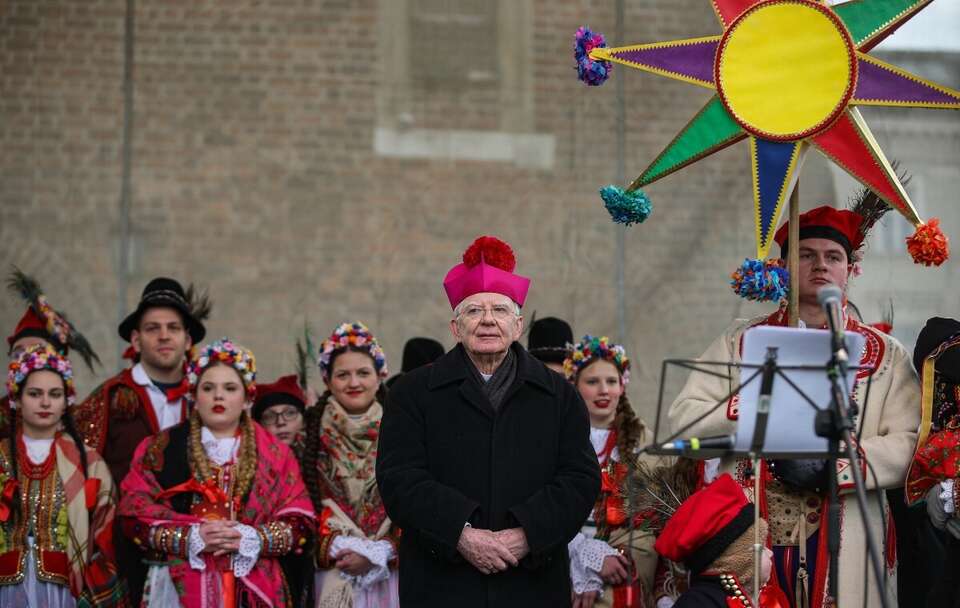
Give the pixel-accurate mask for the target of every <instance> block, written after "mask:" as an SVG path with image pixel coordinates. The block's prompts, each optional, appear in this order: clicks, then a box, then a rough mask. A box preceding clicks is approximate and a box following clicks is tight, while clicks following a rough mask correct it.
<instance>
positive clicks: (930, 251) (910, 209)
mask: <svg viewBox="0 0 960 608" xmlns="http://www.w3.org/2000/svg"><path fill="white" fill-rule="evenodd" d="M932 1H933V0H851V1H849V2H845V3H842V4H836V5H834V6H829V5H827V4H826V3H825V2H823V1H821V0H711V4H712V5H713V9H714V11H715V12H716V15H717V17H718V19H719V20H720V24H721V25H722V26H723V34H721V35H719V36H705V37H700V38H689V39H684V40H672V41H668V42H657V43H653V44H639V45H633V46H625V47H618V48H607V47H606V45H605V42H604V40H603V36H602V35H599V34H595V33H593V32H590V31H589V30H587V29H585V28H581V29H580V30H579V31H578V32H577V43H576V46H575V49H576V54H577V61H578V69H579V72H580V77H581V80H583V81H584V82H586V83H587V84H591V85H598V84H601V83H602V82H603V81H604V80H606V78H607V76H608V75H609V71H610V69H611V68H612V65H611V62H613V63H619V64H623V65H627V66H630V67H633V68H637V69H640V70H644V71H647V72H652V73H654V74H659V75H661V76H666V77H668V78H673V79H676V80H681V81H683V82H687V83H690V84H694V85H697V86H700V87H703V88H706V89H709V90H711V91H713V92H714V94H713V95H712V96H711V98H710V100H709V101H708V102H707V103H706V105H705V106H703V109H701V110H700V111H699V112H698V113H697V114H696V116H694V117H693V119H692V120H691V121H690V122H689V123H688V124H687V125H686V126H685V127H684V128H683V130H681V131H680V133H679V134H678V135H677V136H676V138H675V139H674V140H673V141H672V142H670V144H669V145H667V147H666V148H665V149H664V150H663V152H661V153H660V155H659V156H658V157H657V158H656V159H655V160H654V161H653V162H652V163H651V164H650V166H649V167H647V169H646V170H644V171H643V173H641V174H640V176H639V177H637V179H636V180H634V181H633V183H631V184H630V186H629V187H627V188H626V189H625V190H623V189H620V188H617V187H614V186H608V187H606V188H604V189H603V190H602V191H601V194H602V196H603V198H604V201H605V202H606V204H607V208H608V210H610V211H611V215H613V216H614V219H615V220H616V221H619V222H621V223H626V224H628V225H629V224H630V223H634V222H641V221H643V220H644V219H646V216H647V215H648V214H649V212H650V205H649V201H648V200H647V199H646V196H645V195H644V194H643V193H642V191H641V190H640V188H641V187H642V186H645V185H647V184H651V183H653V182H655V181H657V180H659V179H661V178H663V177H666V176H667V175H669V174H671V173H673V172H674V171H678V170H680V169H682V168H683V167H686V166H687V165H690V164H692V163H694V162H696V161H698V160H700V159H702V158H705V157H707V156H709V155H711V154H713V153H714V152H716V151H718V150H721V149H723V148H725V147H727V146H730V145H732V144H734V143H737V142H739V141H741V140H744V139H746V140H747V142H748V144H749V146H750V158H751V165H752V174H753V195H754V209H755V221H756V236H757V256H758V258H760V259H761V260H762V259H763V258H765V257H766V256H767V255H768V253H769V251H770V246H771V244H772V243H773V235H774V232H775V229H776V227H777V223H778V220H779V218H780V215H781V212H782V210H783V207H784V202H785V201H786V200H787V199H788V198H789V196H790V193H791V192H792V190H793V188H794V187H795V186H796V183H797V179H798V176H799V167H800V165H801V164H802V159H803V156H804V155H805V153H806V152H807V150H808V148H809V147H811V146H812V147H814V148H816V149H817V150H819V151H820V152H821V153H822V154H824V155H825V156H826V157H827V158H829V159H830V160H831V161H833V162H834V163H836V164H837V165H839V166H840V167H842V168H843V169H844V170H845V171H847V172H848V173H849V174H850V175H851V176H853V177H854V178H855V179H856V180H857V181H859V182H860V183H861V184H863V185H864V186H865V187H867V188H869V189H870V190H872V191H874V192H875V193H876V194H877V195H878V196H879V197H880V198H881V199H882V200H883V201H885V202H886V203H887V204H889V205H890V206H891V207H892V208H894V209H897V210H898V211H900V213H902V214H903V215H904V216H905V217H906V218H907V220H909V221H910V222H911V223H912V224H913V225H914V226H915V227H916V228H917V231H916V233H915V234H914V236H912V237H910V238H909V239H908V249H909V250H910V253H911V255H912V256H913V258H914V260H915V261H916V262H918V263H922V264H926V265H931V264H934V265H939V264H941V263H942V262H943V261H944V260H945V259H946V257H947V241H946V237H945V236H944V235H943V233H942V232H941V231H940V228H939V226H938V220H937V219H936V218H932V219H931V220H930V221H929V222H926V223H924V222H923V220H921V219H920V216H919V214H918V213H917V210H916V208H915V207H914V205H913V203H912V202H911V201H910V197H909V195H908V194H907V192H906V190H905V189H904V187H903V184H902V183H901V181H900V179H899V177H898V176H897V173H896V171H895V170H894V169H893V167H892V166H891V163H890V162H889V161H888V160H887V158H886V157H885V156H884V154H883V151H882V150H881V149H880V146H879V145H878V144H877V141H876V139H875V138H874V136H873V134H872V133H871V132H870V128H869V127H868V126H867V123H866V121H864V119H863V117H862V116H861V114H860V111H859V110H858V108H857V106H863V105H869V106H899V107H919V108H948V109H960V92H958V91H954V90H951V89H948V88H946V87H943V86H940V85H937V84H935V83H932V82H929V81H927V80H924V79H922V78H919V77H918V76H915V75H914V74H911V73H909V72H907V71H905V70H903V69H900V68H898V67H896V66H893V65H890V64H887V63H884V62H883V61H880V60H878V59H876V58H875V57H872V56H870V55H869V54H868V52H869V51H870V50H871V49H873V48H874V47H875V46H876V45H877V44H879V43H880V42H881V41H882V40H884V39H885V38H886V37H888V36H889V35H890V34H892V33H893V32H894V30H896V29H897V28H898V27H899V26H900V25H902V24H904V23H905V22H906V21H907V20H909V19H910V18H911V17H913V16H914V15H916V14H917V13H918V12H919V11H920V10H921V9H922V8H924V7H925V6H926V5H928V4H930V2H932Z"/></svg>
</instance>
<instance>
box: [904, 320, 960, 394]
mask: <svg viewBox="0 0 960 608" xmlns="http://www.w3.org/2000/svg"><path fill="white" fill-rule="evenodd" d="M958 334H960V321H957V320H956V319H950V318H948V317H933V318H931V319H928V320H927V324H926V325H924V326H923V329H922V330H920V335H919V336H917V344H916V346H915V347H914V349H913V366H914V367H915V368H916V369H917V373H919V374H922V373H923V362H924V360H925V359H926V358H927V357H929V356H930V353H932V352H933V351H935V350H937V348H939V347H940V345H941V344H943V343H944V342H946V341H947V340H949V339H950V338H952V337H954V336H956V335H958ZM936 368H937V372H939V373H941V374H943V375H944V376H946V377H947V378H948V379H949V380H950V381H951V382H953V383H956V384H960V347H953V348H950V349H948V350H947V351H946V352H944V353H942V354H941V355H940V356H939V357H937V362H936Z"/></svg>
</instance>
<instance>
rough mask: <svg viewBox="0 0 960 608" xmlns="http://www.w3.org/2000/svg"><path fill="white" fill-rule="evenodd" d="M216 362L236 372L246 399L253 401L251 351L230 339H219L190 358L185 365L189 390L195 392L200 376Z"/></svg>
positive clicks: (254, 366)
mask: <svg viewBox="0 0 960 608" xmlns="http://www.w3.org/2000/svg"><path fill="white" fill-rule="evenodd" d="M218 361H219V362H221V363H226V364H227V365H229V366H230V367H232V368H233V369H235V370H237V373H238V374H240V378H241V380H243V387H244V389H246V391H247V398H248V399H249V400H250V401H253V399H254V398H255V397H256V394H257V383H256V379H257V360H256V359H255V358H254V356H253V352H252V351H250V350H248V349H246V348H244V347H242V346H240V345H239V344H234V343H233V342H232V341H231V340H230V338H220V339H219V340H217V341H216V342H211V343H210V344H207V345H206V346H204V347H202V348H201V349H200V350H199V351H198V352H197V353H196V356H194V357H193V358H191V360H190V363H189V364H187V380H188V381H189V382H190V389H191V390H193V391H196V390H197V383H198V382H199V381H200V375H201V374H202V373H203V372H204V371H205V370H206V369H207V368H208V367H210V366H211V365H213V364H214V363H216V362H218Z"/></svg>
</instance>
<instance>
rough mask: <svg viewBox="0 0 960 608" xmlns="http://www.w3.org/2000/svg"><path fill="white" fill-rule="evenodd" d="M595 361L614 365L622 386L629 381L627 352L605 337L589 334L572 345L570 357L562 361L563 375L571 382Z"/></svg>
mask: <svg viewBox="0 0 960 608" xmlns="http://www.w3.org/2000/svg"><path fill="white" fill-rule="evenodd" d="M596 359H603V360H604V361H609V362H610V363H613V364H614V365H616V366H617V369H618V370H620V376H621V377H622V378H623V383H624V385H626V384H627V383H628V382H629V381H630V359H628V358H627V351H626V350H625V349H624V348H623V347H622V346H620V345H619V344H611V343H610V338H608V337H606V336H600V337H597V336H591V335H590V334H587V335H585V336H584V337H583V339H581V340H580V342H578V343H577V344H574V345H573V347H572V350H571V353H570V356H568V357H567V358H566V359H564V360H563V373H564V375H566V377H567V379H568V380H571V381H572V380H573V379H574V378H575V377H576V376H577V374H579V373H580V370H582V369H583V368H584V367H586V366H587V365H588V364H590V363H591V362H593V361H594V360H596Z"/></svg>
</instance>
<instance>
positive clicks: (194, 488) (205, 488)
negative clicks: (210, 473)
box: [157, 477, 227, 504]
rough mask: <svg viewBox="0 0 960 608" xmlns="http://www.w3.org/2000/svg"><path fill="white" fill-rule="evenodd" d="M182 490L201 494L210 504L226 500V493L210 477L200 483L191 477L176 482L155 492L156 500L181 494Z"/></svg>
mask: <svg viewBox="0 0 960 608" xmlns="http://www.w3.org/2000/svg"><path fill="white" fill-rule="evenodd" d="M184 492H195V493H197V494H200V495H201V496H203V499H204V500H205V501H207V502H208V503H210V504H218V503H225V502H227V494H226V492H224V491H223V489H222V488H220V487H219V486H217V484H216V482H215V481H213V480H212V479H208V480H207V481H205V482H204V483H200V482H199V481H197V480H196V479H194V478H193V477H191V478H190V479H188V480H187V481H185V482H183V483H178V484H177V485H175V486H173V487H172V488H167V489H166V490H164V491H163V492H160V493H159V494H157V499H158V500H163V499H165V498H170V497H172V496H176V495H177V494H183V493H184Z"/></svg>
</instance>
